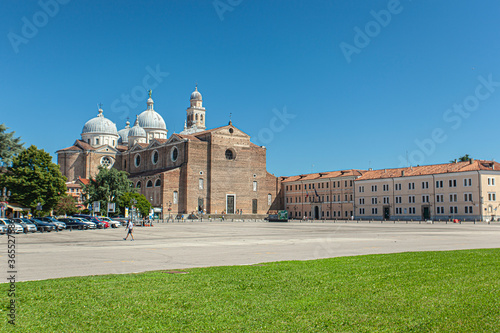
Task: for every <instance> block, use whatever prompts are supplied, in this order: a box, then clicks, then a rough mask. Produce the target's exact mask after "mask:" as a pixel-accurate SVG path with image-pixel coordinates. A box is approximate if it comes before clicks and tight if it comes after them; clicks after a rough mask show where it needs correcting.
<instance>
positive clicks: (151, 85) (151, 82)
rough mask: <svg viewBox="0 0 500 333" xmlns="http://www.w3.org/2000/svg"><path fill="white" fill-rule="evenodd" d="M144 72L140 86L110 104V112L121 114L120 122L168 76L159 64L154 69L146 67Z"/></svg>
mask: <svg viewBox="0 0 500 333" xmlns="http://www.w3.org/2000/svg"><path fill="white" fill-rule="evenodd" d="M146 72H148V73H147V74H146V75H144V77H143V78H142V82H141V84H138V85H136V86H134V87H133V88H132V89H130V94H121V96H120V98H117V99H115V100H114V101H113V102H112V103H111V111H112V112H114V113H121V114H120V119H121V120H123V119H125V118H126V117H128V116H129V115H130V113H131V111H132V109H134V108H136V107H137V106H138V105H139V103H144V102H145V101H146V97H147V96H148V92H147V91H148V90H149V89H155V88H156V87H158V86H159V85H160V83H162V82H163V80H164V79H165V78H166V77H167V76H169V75H170V74H169V73H168V72H163V71H162V70H161V69H160V65H159V64H157V65H156V68H155V69H153V68H151V66H146Z"/></svg>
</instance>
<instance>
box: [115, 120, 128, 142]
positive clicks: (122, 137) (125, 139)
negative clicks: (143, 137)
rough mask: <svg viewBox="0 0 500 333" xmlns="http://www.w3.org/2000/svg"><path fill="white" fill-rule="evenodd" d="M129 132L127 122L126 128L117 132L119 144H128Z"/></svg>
mask: <svg viewBox="0 0 500 333" xmlns="http://www.w3.org/2000/svg"><path fill="white" fill-rule="evenodd" d="M129 132H130V122H129V121H127V126H125V128H124V129H121V130H119V131H118V135H119V136H120V138H119V139H118V142H119V143H128V133H129Z"/></svg>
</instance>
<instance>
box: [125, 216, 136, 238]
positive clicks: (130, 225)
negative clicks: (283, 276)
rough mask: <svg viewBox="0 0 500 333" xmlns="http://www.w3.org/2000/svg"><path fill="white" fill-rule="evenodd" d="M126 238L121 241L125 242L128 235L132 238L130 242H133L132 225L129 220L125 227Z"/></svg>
mask: <svg viewBox="0 0 500 333" xmlns="http://www.w3.org/2000/svg"><path fill="white" fill-rule="evenodd" d="M127 230H128V232H127V236H126V237H125V238H124V239H123V240H127V238H128V235H130V237H132V239H131V241H133V240H134V235H133V232H134V224H133V223H132V220H129V221H128V225H127Z"/></svg>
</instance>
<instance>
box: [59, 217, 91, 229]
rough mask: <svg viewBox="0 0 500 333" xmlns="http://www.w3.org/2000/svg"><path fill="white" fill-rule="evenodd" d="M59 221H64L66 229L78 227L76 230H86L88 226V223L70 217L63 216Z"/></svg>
mask: <svg viewBox="0 0 500 333" xmlns="http://www.w3.org/2000/svg"><path fill="white" fill-rule="evenodd" d="M59 221H61V222H64V223H65V224H66V228H67V229H71V230H73V229H78V230H87V229H88V228H89V226H88V224H86V223H84V222H82V221H80V220H77V219H73V218H71V217H63V218H60V219H59Z"/></svg>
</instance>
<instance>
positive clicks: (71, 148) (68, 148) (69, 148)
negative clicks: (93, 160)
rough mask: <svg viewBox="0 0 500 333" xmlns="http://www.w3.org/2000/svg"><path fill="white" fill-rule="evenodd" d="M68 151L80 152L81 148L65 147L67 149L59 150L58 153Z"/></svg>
mask: <svg viewBox="0 0 500 333" xmlns="http://www.w3.org/2000/svg"><path fill="white" fill-rule="evenodd" d="M68 150H70V151H71V150H82V148H80V147H78V146H71V147H67V148H63V149H59V150H58V152H60V151H68Z"/></svg>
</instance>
